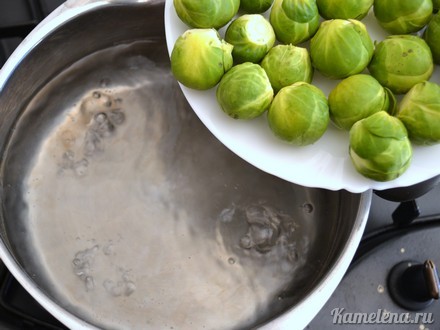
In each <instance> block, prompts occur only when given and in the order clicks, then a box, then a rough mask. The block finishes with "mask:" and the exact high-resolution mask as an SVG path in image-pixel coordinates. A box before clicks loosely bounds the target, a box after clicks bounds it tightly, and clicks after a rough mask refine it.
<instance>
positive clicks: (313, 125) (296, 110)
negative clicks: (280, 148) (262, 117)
mask: <svg viewBox="0 0 440 330" xmlns="http://www.w3.org/2000/svg"><path fill="white" fill-rule="evenodd" d="M267 119H268V122H269V127H270V128H271V130H272V131H273V132H274V134H275V135H276V136H277V137H279V138H280V139H282V140H284V141H287V142H289V143H292V144H294V145H298V146H304V145H308V144H312V143H314V142H315V141H317V140H319V138H320V137H321V136H322V135H323V134H324V133H325V131H326V129H327V126H328V123H329V120H330V119H329V110H328V103H327V98H326V97H325V95H324V93H323V92H322V91H321V90H320V89H319V88H318V87H316V86H314V85H311V84H309V83H306V82H297V83H294V84H293V85H290V86H287V87H284V88H282V89H281V90H280V91H279V92H278V94H276V95H275V97H274V99H273V102H272V104H271V105H270V107H269V110H268V112H267Z"/></svg>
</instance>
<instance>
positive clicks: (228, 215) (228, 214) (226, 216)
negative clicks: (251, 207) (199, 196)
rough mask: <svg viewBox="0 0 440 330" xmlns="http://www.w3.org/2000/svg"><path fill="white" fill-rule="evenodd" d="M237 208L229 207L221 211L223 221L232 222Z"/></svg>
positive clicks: (220, 217)
mask: <svg viewBox="0 0 440 330" xmlns="http://www.w3.org/2000/svg"><path fill="white" fill-rule="evenodd" d="M234 214H235V208H234V207H232V208H227V209H224V210H223V211H221V212H220V215H219V219H220V221H221V222H231V221H232V220H233V218H234Z"/></svg>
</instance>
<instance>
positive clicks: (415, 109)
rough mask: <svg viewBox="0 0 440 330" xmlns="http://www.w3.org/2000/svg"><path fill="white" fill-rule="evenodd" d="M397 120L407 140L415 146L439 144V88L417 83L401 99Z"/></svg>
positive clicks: (425, 82)
mask: <svg viewBox="0 0 440 330" xmlns="http://www.w3.org/2000/svg"><path fill="white" fill-rule="evenodd" d="M397 118H399V119H400V120H401V121H402V122H403V124H404V125H405V127H406V129H407V130H408V135H409V138H410V139H411V140H412V141H413V142H415V143H417V144H425V145H432V144H436V143H439V142H440V86H439V85H438V84H436V83H433V82H429V81H424V82H421V83H418V84H417V85H415V86H414V87H413V88H411V89H410V91H409V92H408V93H407V94H406V95H405V96H404V97H403V98H402V101H401V102H400V105H399V108H398V112H397Z"/></svg>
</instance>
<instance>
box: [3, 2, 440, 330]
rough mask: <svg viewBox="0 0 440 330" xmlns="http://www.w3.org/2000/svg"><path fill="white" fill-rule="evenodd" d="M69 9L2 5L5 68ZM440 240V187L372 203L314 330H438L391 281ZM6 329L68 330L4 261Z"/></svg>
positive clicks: (439, 310)
mask: <svg viewBox="0 0 440 330" xmlns="http://www.w3.org/2000/svg"><path fill="white" fill-rule="evenodd" d="M63 2H64V1H63V0H0V67H1V66H3V64H4V63H5V61H6V60H7V58H8V57H9V56H10V55H11V54H12V52H13V51H14V49H15V48H16V47H17V46H18V45H19V44H20V42H21V41H22V40H23V39H24V38H25V37H26V35H27V34H28V33H29V32H30V31H31V30H32V29H33V28H34V27H35V26H36V25H37V24H38V23H39V22H40V21H41V20H42V19H43V18H44V17H46V16H47V15H48V14H49V13H50V12H51V11H53V10H54V9H55V8H56V7H58V6H59V5H61V4H62V3H63ZM439 236H440V185H439V184H437V185H436V186H435V187H434V188H433V189H432V190H430V191H428V192H427V193H425V194H424V195H422V196H421V197H418V198H417V199H415V200H409V201H406V202H392V201H388V200H386V199H384V198H381V197H379V196H377V195H373V200H372V205H371V210H370V215H369V219H368V222H367V226H366V230H365V233H364V236H363V239H362V241H361V244H360V246H359V248H358V250H357V253H356V255H355V257H354V259H353V262H352V264H351V266H350V268H349V270H348V272H347V273H346V275H345V276H344V278H343V280H342V282H341V283H340V285H339V286H338V288H337V290H336V291H335V292H334V294H333V295H332V296H331V298H330V299H329V301H328V302H327V303H326V305H325V306H324V308H323V309H322V310H321V311H320V312H319V313H318V315H317V316H316V317H315V319H314V320H312V322H311V323H310V324H309V325H308V326H307V329H312V330H314V329H339V328H340V327H341V326H345V327H346V328H356V329H412V330H417V329H419V330H427V329H438V328H439V327H438V323H440V305H439V303H437V302H435V301H434V300H432V299H431V300H429V299H425V300H426V301H425V303H424V304H422V305H423V306H421V307H420V306H419V305H417V304H416V305H417V306H418V307H420V308H418V309H417V308H413V307H414V306H410V307H408V306H405V303H402V301H401V300H399V299H398V297H397V298H393V297H395V296H396V295H397V296H399V290H398V289H396V291H397V293H396V292H394V291H393V290H392V288H393V284H392V283H391V282H389V278H390V273H391V274H394V275H392V276H391V277H393V276H394V277H396V278H398V279H400V278H401V277H402V276H401V275H402V274H403V273H405V274H406V273H409V272H406V271H407V269H408V268H409V265H410V266H413V265H420V267H419V268H423V269H424V267H425V268H426V265H427V264H426V263H425V261H427V260H430V261H432V262H433V263H434V264H438V265H440V252H439V249H438V237H439ZM428 265H430V264H429V263H428ZM393 267H394V268H393ZM392 269H394V270H395V271H394V273H393V272H392ZM434 277H436V276H434ZM437 280H438V278H437ZM409 287H412V285H410V286H409ZM390 293H391V294H390ZM417 293H419V290H417ZM403 300H405V299H403ZM421 300H423V299H421ZM396 301H398V302H396ZM419 314H420V315H419ZM390 315H391V316H393V315H394V316H396V317H400V316H402V315H406V316H407V322H404V321H405V320H400V321H402V322H400V323H399V322H393V323H390V324H389V323H387V320H389V319H390V317H389V316H390ZM356 317H357V318H356ZM360 317H364V318H363V319H362V318H360ZM437 317H438V320H437ZM416 318H417V319H416ZM370 319H371V320H370ZM369 320H370V321H371V322H370V321H369ZM394 321H396V320H394ZM397 321H399V319H397ZM433 322H434V323H433ZM435 324H437V326H436V325H435ZM0 329H5V330H8V329H11V330H15V329H30V330H32V329H42V330H45V329H66V327H65V326H63V325H62V324H60V322H58V321H57V320H56V319H55V318H54V317H52V316H51V315H50V314H49V313H48V312H47V311H45V310H44V309H43V308H42V307H41V306H40V305H39V304H38V303H37V302H36V301H35V300H34V299H33V298H32V297H31V296H30V295H29V294H28V293H27V292H26V291H25V290H24V289H23V288H22V287H21V286H20V284H19V283H18V282H17V281H16V280H15V279H14V277H13V276H12V275H11V274H10V273H9V271H8V270H7V268H6V267H5V266H4V265H2V264H1V261H0Z"/></svg>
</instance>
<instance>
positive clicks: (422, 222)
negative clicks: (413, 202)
mask: <svg viewBox="0 0 440 330" xmlns="http://www.w3.org/2000/svg"><path fill="white" fill-rule="evenodd" d="M439 235H440V218H437V217H428V216H427V217H421V218H419V219H417V220H416V221H414V222H412V223H411V224H409V225H402V226H395V225H389V226H385V227H383V228H380V229H378V230H376V231H375V232H372V233H370V234H368V235H366V236H365V237H364V239H363V241H362V243H361V245H360V246H359V249H358V251H357V254H356V256H355V259H354V260H353V263H352V265H351V266H350V268H349V270H348V272H347V273H346V275H345V277H344V279H343V280H342V282H341V283H340V285H339V286H338V288H337V290H336V291H335V292H334V294H333V295H332V297H331V298H330V300H329V301H328V302H327V304H326V305H325V306H324V308H323V309H322V310H321V311H320V312H319V314H318V315H317V316H316V318H315V319H314V320H313V321H312V322H311V323H310V324H309V326H308V327H307V329H339V328H340V327H341V325H343V324H348V325H350V326H351V327H354V326H355V327H356V329H383V328H385V329H396V330H397V329H399V330H402V329H403V330H405V329H412V330H417V329H424V330H428V329H434V324H433V322H434V321H436V313H437V315H438V311H439V308H440V305H439V303H440V302H437V301H435V300H434V298H438V275H437V272H436V269H435V267H434V266H433V264H440V252H439V251H440V250H439V240H438V237H439ZM425 260H429V261H427V262H424V261H425ZM425 267H426V268H428V270H426V274H427V275H429V276H428V278H430V280H428V282H427V281H426V280H425V277H424V276H423V274H424V272H425V270H424V268H425ZM429 281H431V282H432V281H433V282H434V283H433V284H432V283H431V286H432V285H433V287H434V289H433V290H431V291H437V292H436V293H435V294H433V293H432V292H429V291H427V288H429V287H430V286H429V285H426V283H429ZM353 323H354V324H353Z"/></svg>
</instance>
